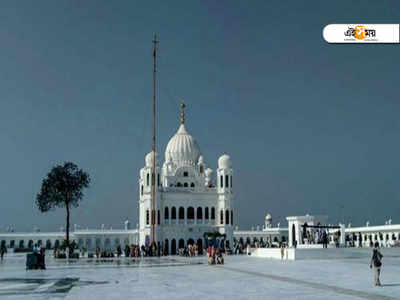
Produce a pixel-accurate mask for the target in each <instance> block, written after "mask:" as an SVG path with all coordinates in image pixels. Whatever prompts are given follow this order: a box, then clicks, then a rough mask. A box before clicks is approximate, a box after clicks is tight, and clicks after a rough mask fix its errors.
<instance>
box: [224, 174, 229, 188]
mask: <svg viewBox="0 0 400 300" xmlns="http://www.w3.org/2000/svg"><path fill="white" fill-rule="evenodd" d="M225 187H226V188H227V187H229V176H228V175H225Z"/></svg>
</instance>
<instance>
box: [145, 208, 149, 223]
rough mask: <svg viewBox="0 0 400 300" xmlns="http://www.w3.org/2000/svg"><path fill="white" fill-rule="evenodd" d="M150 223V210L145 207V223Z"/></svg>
mask: <svg viewBox="0 0 400 300" xmlns="http://www.w3.org/2000/svg"><path fill="white" fill-rule="evenodd" d="M149 224H150V212H149V210H148V209H147V210H146V225H149Z"/></svg>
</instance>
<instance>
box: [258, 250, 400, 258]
mask: <svg viewBox="0 0 400 300" xmlns="http://www.w3.org/2000/svg"><path fill="white" fill-rule="evenodd" d="M389 250H391V249H390V248H384V249H382V252H383V253H385V252H386V251H387V252H391V251H389ZM393 250H395V251H394V252H395V253H398V252H399V251H398V250H397V249H395V248H393ZM396 250H397V251H396ZM384 255H385V254H384ZM397 255H399V254H397ZM251 256H252V257H262V258H271V259H281V249H280V248H257V249H254V250H253V251H252V252H251ZM370 256H371V248H328V249H323V248H322V249H315V248H314V249H312V248H308V249H307V248H304V249H299V248H297V249H295V248H285V252H284V258H283V259H288V260H307V259H314V260H319V259H321V260H323V259H348V258H365V259H369V258H370ZM399 256H400V255H399Z"/></svg>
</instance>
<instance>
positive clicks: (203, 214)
mask: <svg viewBox="0 0 400 300" xmlns="http://www.w3.org/2000/svg"><path fill="white" fill-rule="evenodd" d="M155 157H156V159H155V162H156V166H155V176H154V180H155V182H154V185H155V187H156V193H155V194H156V197H155V207H154V213H152V193H151V188H152V184H153V182H152V168H153V153H152V152H150V153H149V154H147V155H146V157H145V166H144V167H143V168H142V169H141V170H140V178H139V191H140V195H139V218H140V223H139V243H140V245H146V244H147V245H149V244H150V243H151V239H152V218H154V223H155V225H154V241H155V242H156V244H157V245H158V246H159V247H162V248H163V249H164V251H165V252H167V253H172V254H174V253H175V252H176V250H177V249H179V248H182V247H184V246H186V245H188V244H190V243H197V244H198V245H201V246H203V247H204V245H205V242H206V241H205V240H204V234H205V233H207V232H219V233H221V234H226V241H227V242H228V243H229V244H230V245H232V234H233V198H234V197H233V189H232V182H233V169H232V163H231V159H230V157H229V156H228V155H226V154H224V155H222V156H221V157H220V158H219V160H218V168H217V172H216V178H214V177H213V170H212V169H210V168H208V166H207V164H206V162H205V159H204V157H203V156H202V155H201V152H200V148H199V146H198V144H197V142H196V141H195V139H194V138H193V137H192V136H191V135H190V134H189V133H188V132H187V130H186V128H185V124H184V115H183V111H182V120H181V124H180V127H179V129H178V131H177V132H176V133H175V135H174V136H173V137H172V138H171V139H170V141H169V142H168V145H167V147H166V150H165V161H164V163H163V164H162V165H161V164H160V162H159V157H158V155H157V154H156V156H155Z"/></svg>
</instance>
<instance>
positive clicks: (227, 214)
mask: <svg viewBox="0 0 400 300" xmlns="http://www.w3.org/2000/svg"><path fill="white" fill-rule="evenodd" d="M225 224H226V225H229V210H226V211H225Z"/></svg>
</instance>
